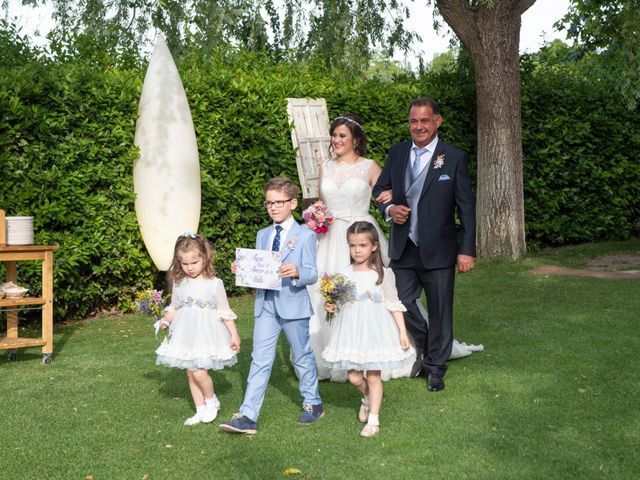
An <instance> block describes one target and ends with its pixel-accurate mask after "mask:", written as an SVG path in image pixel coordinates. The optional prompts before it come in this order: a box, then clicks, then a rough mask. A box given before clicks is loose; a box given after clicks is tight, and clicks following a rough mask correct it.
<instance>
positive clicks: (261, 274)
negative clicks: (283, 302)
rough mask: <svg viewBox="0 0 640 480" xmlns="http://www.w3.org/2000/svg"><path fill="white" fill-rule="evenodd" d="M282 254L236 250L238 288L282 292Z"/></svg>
mask: <svg viewBox="0 0 640 480" xmlns="http://www.w3.org/2000/svg"><path fill="white" fill-rule="evenodd" d="M280 258H281V253H280V252H272V251H270V250H254V249H251V248H236V267H237V269H236V286H238V287H252V288H264V289H266V290H280V289H281V288H282V279H281V278H280V265H281V264H282V261H281V260H280Z"/></svg>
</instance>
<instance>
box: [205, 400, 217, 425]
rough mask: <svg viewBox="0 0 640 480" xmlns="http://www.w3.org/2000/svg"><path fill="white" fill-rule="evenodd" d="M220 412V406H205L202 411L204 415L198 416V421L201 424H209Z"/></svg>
mask: <svg viewBox="0 0 640 480" xmlns="http://www.w3.org/2000/svg"><path fill="white" fill-rule="evenodd" d="M219 410H220V404H217V405H207V406H206V407H205V409H204V413H202V414H201V415H200V421H201V422H202V423H211V422H213V421H214V420H215V419H216V417H217V416H218V411H219Z"/></svg>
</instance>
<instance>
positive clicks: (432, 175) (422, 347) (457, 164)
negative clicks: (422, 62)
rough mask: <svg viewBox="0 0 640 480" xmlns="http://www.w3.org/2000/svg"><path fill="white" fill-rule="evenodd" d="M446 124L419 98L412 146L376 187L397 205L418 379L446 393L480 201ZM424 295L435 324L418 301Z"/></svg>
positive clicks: (398, 264)
mask: <svg viewBox="0 0 640 480" xmlns="http://www.w3.org/2000/svg"><path fill="white" fill-rule="evenodd" d="M441 124H442V116H441V114H440V108H439V107H438V104H437V103H436V102H435V101H434V100H433V99H431V98H427V97H424V98H419V99H417V100H414V101H413V102H412V103H411V105H410V107H409V132H410V133H411V138H412V139H413V141H406V142H402V143H398V144H396V145H393V146H392V147H391V149H390V150H389V155H388V157H387V161H386V163H385V165H384V168H383V170H382V173H381V174H380V177H379V178H378V182H377V183H376V185H375V187H374V189H373V194H374V196H376V197H377V196H378V195H379V194H380V193H381V192H383V191H385V190H389V189H391V190H393V198H392V200H391V202H389V203H387V204H384V205H379V207H380V210H381V212H382V214H383V216H384V217H385V218H386V219H387V220H389V221H391V222H392V223H391V234H390V242H389V257H390V259H391V262H390V267H391V268H392V269H393V271H394V273H395V274H396V285H397V288H398V294H399V296H400V300H401V301H402V303H403V304H404V305H405V306H406V308H407V312H406V313H405V317H404V318H405V322H406V325H407V330H408V331H409V333H410V334H411V336H412V337H413V340H414V342H415V346H416V350H417V352H418V357H417V359H416V364H415V365H414V369H413V372H412V374H413V375H414V376H418V375H420V374H421V373H426V374H427V387H428V389H429V390H431V391H438V390H442V389H443V388H444V380H443V377H444V374H445V373H446V370H447V365H446V363H445V362H446V360H447V359H448V358H449V355H450V354H451V348H452V345H453V285H454V277H455V266H456V264H457V266H458V272H460V273H464V272H469V271H470V270H471V269H472V268H473V266H474V257H475V255H476V250H475V239H476V219H475V199H474V196H473V192H472V190H471V178H470V176H469V170H468V166H467V154H466V153H465V152H464V151H462V150H460V149H458V148H456V147H453V146H451V145H447V144H446V143H444V142H442V141H441V140H440V139H439V138H438V128H439V127H440V125H441ZM456 210H457V214H458V219H459V220H460V227H459V229H457V228H456V222H455V213H456ZM423 289H424V291H425V294H426V297H427V310H428V313H429V321H428V325H427V321H426V320H425V318H424V317H423V316H422V314H421V313H420V310H419V309H418V305H417V303H416V302H419V301H420V295H421V293H422V290H423Z"/></svg>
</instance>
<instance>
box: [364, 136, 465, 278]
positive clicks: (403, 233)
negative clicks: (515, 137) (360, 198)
mask: <svg viewBox="0 0 640 480" xmlns="http://www.w3.org/2000/svg"><path fill="white" fill-rule="evenodd" d="M411 146H412V142H410V141H408V142H402V143H398V144H396V145H394V146H392V147H391V149H390V150H389V155H388V157H387V161H386V163H385V165H384V168H383V169H382V173H381V174H380V178H378V181H377V183H376V185H375V187H374V189H373V195H374V197H375V196H377V195H379V194H380V192H382V191H384V190H388V189H393V199H392V200H391V202H390V203H391V204H394V205H408V204H407V197H406V194H405V192H406V189H407V185H405V181H406V172H407V168H408V165H409V164H410V153H411ZM441 155H444V157H441ZM438 157H440V158H442V159H443V162H442V165H441V166H440V167H439V168H437V162H436V160H437V159H438ZM428 168H429V170H428V172H427V176H426V178H425V181H424V186H423V188H422V193H421V195H420V199H419V203H418V231H417V234H418V247H419V249H420V259H421V261H422V265H423V266H424V267H425V268H428V269H435V268H445V267H450V266H452V265H455V263H456V257H457V255H458V254H465V255H471V256H474V257H475V255H476V247H475V245H476V238H475V236H476V208H475V199H474V196H473V192H472V190H471V178H470V176H469V169H468V166H467V154H466V153H465V152H464V151H462V150H460V149H459V148H456V147H453V146H451V145H447V144H446V143H444V142H442V141H441V140H438V143H437V144H436V148H435V151H434V154H433V157H432V158H431V162H430V163H429V167H428ZM387 205H389V204H387ZM385 207H386V205H382V206H380V210H381V212H382V213H383V215H384V210H385ZM456 207H457V210H458V218H459V219H460V229H459V232H457V229H456V223H455V208H456ZM458 233H459V234H458ZM408 238H409V221H407V223H405V224H403V225H398V224H396V223H394V222H393V221H392V222H391V234H390V241H389V257H390V258H391V259H392V260H398V259H399V258H400V256H401V255H402V252H403V251H404V248H405V246H406V244H407V241H408Z"/></svg>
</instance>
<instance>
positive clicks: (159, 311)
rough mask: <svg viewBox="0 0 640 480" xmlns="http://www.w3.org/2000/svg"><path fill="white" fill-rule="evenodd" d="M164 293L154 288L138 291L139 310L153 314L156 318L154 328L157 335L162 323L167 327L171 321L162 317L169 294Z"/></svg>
mask: <svg viewBox="0 0 640 480" xmlns="http://www.w3.org/2000/svg"><path fill="white" fill-rule="evenodd" d="M162 293H163V291H162V290H153V289H148V290H143V291H141V292H138V293H136V301H137V303H138V310H139V311H140V312H142V313H146V314H147V315H151V316H152V317H153V318H154V319H155V320H156V322H155V323H154V324H153V330H154V332H155V335H156V337H157V336H158V331H159V330H160V327H161V326H162V325H164V326H167V327H168V326H169V322H167V321H166V320H164V319H163V318H162V317H163V316H164V308H165V304H166V302H167V297H168V295H165V296H163V295H162Z"/></svg>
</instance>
